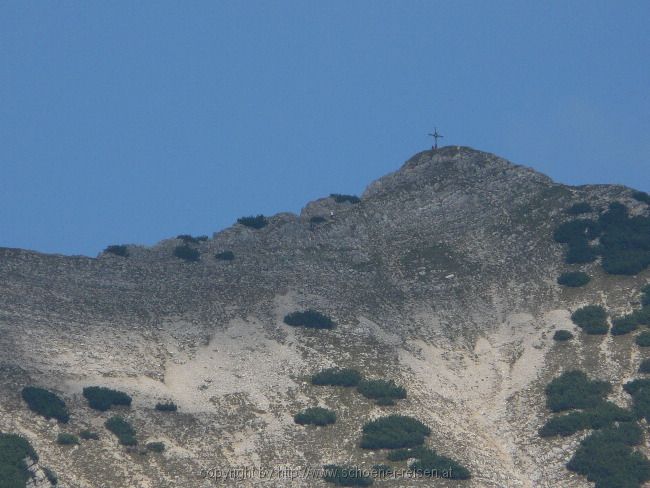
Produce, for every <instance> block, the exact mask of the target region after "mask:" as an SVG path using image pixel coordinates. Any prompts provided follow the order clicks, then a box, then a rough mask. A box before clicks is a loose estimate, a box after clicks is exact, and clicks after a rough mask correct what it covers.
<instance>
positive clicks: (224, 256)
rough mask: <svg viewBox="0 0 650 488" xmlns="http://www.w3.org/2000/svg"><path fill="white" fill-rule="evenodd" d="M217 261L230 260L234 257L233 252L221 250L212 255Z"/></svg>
mask: <svg viewBox="0 0 650 488" xmlns="http://www.w3.org/2000/svg"><path fill="white" fill-rule="evenodd" d="M214 257H215V259H216V260H217V261H232V260H234V259H235V253H234V252H232V251H221V252H218V253H217V254H215V255H214Z"/></svg>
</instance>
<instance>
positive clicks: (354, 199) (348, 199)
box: [330, 193, 361, 203]
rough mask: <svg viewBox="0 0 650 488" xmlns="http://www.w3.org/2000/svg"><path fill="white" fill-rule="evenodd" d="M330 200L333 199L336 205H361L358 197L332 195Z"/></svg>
mask: <svg viewBox="0 0 650 488" xmlns="http://www.w3.org/2000/svg"><path fill="white" fill-rule="evenodd" d="M330 198H333V199H334V201H335V202H336V203H345V202H349V203H359V202H360V201H361V199H360V198H359V197H358V196H356V195H342V194H340V193H331V194H330Z"/></svg>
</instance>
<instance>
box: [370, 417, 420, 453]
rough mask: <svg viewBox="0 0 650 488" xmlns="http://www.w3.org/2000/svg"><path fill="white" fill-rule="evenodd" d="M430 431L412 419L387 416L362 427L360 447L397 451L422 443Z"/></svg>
mask: <svg viewBox="0 0 650 488" xmlns="http://www.w3.org/2000/svg"><path fill="white" fill-rule="evenodd" d="M430 434H431V429H429V427H427V426H426V425H424V424H423V423H422V422H420V421H419V420H417V419H414V418H413V417H407V416H404V415H389V416H387V417H381V418H378V419H376V420H373V421H371V422H368V423H366V424H365V425H364V426H363V436H362V438H361V444H360V447H362V448H363V449H399V448H404V447H416V446H420V445H422V444H423V443H424V439H425V437H427V436H428V435H430Z"/></svg>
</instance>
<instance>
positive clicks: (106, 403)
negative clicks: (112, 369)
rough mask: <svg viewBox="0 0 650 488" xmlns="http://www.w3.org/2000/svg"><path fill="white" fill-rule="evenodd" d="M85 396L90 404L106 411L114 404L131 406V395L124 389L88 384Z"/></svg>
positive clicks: (91, 406)
mask: <svg viewBox="0 0 650 488" xmlns="http://www.w3.org/2000/svg"><path fill="white" fill-rule="evenodd" d="M83 396H84V397H85V398H86V400H88V406H89V407H90V408H94V409H95V410H101V411H102V412H105V411H106V410H108V409H109V408H111V407H112V406H113V405H124V406H127V407H129V406H131V397H130V396H129V395H127V394H126V393H124V392H123V391H118V390H112V389H110V388H105V387H103V386H87V387H86V388H84V389H83Z"/></svg>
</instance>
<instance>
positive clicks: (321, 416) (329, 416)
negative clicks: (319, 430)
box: [293, 407, 336, 426]
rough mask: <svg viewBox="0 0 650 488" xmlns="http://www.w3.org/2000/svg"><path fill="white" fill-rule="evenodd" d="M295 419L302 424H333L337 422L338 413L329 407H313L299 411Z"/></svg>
mask: <svg viewBox="0 0 650 488" xmlns="http://www.w3.org/2000/svg"><path fill="white" fill-rule="evenodd" d="M293 420H294V422H295V423H297V424H300V425H318V426H324V425H331V424H333V423H334V422H336V413H335V412H334V411H332V410H328V409H327V408H321V407H312V408H308V409H306V410H303V411H302V412H300V413H297V414H296V415H295V416H294V417H293Z"/></svg>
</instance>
